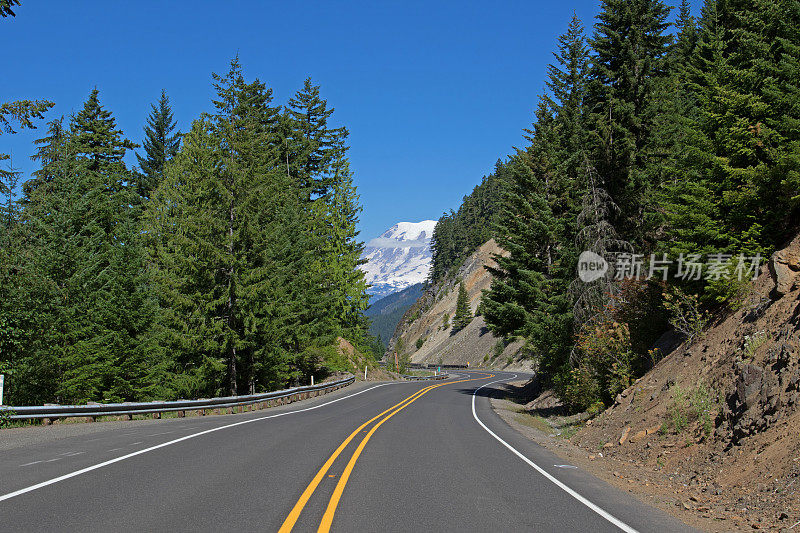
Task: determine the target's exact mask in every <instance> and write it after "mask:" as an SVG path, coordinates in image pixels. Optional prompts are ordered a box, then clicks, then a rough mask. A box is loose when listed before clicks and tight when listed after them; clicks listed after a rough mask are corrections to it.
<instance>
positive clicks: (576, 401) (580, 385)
mask: <svg viewBox="0 0 800 533" xmlns="http://www.w3.org/2000/svg"><path fill="white" fill-rule="evenodd" d="M554 386H555V389H556V392H557V393H558V396H559V398H561V400H562V401H563V402H564V405H566V406H567V408H568V409H570V410H572V411H575V412H582V411H585V410H587V409H588V408H589V407H590V406H592V405H594V404H595V403H597V402H598V401H600V400H599V398H600V393H601V390H600V385H599V383H598V382H597V379H596V377H595V375H594V372H593V371H592V370H591V369H590V368H588V367H587V366H585V365H583V366H579V367H577V368H571V367H565V368H563V369H562V371H561V372H559V373H558V374H556V376H555V379H554Z"/></svg>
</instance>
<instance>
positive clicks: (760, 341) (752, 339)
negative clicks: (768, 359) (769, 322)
mask: <svg viewBox="0 0 800 533" xmlns="http://www.w3.org/2000/svg"><path fill="white" fill-rule="evenodd" d="M771 338H772V335H770V334H769V333H768V332H766V331H757V332H756V333H753V334H752V335H745V336H744V346H743V347H742V352H743V354H744V357H745V358H746V359H753V358H754V357H755V356H756V352H757V351H758V349H759V348H761V347H762V346H764V345H765V344H766V343H767V342H768V341H769V340H770V339H771Z"/></svg>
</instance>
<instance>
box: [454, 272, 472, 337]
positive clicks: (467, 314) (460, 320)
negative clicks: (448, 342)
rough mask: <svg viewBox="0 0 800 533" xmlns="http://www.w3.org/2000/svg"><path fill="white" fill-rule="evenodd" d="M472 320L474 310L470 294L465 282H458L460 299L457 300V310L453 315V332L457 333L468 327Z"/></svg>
mask: <svg viewBox="0 0 800 533" xmlns="http://www.w3.org/2000/svg"><path fill="white" fill-rule="evenodd" d="M470 322H472V310H470V307H469V295H468V294H467V289H466V288H465V287H464V283H463V282H462V283H459V284H458V299H457V300H456V312H455V314H454V315H453V333H457V332H459V331H461V330H462V329H464V328H465V327H467V326H468V325H469V323H470Z"/></svg>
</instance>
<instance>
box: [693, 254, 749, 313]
mask: <svg viewBox="0 0 800 533" xmlns="http://www.w3.org/2000/svg"><path fill="white" fill-rule="evenodd" d="M736 265H737V259H736V258H735V257H734V258H733V259H731V261H730V262H729V263H728V270H727V274H726V276H721V277H720V278H719V279H717V280H709V281H708V283H707V284H706V287H705V295H704V298H705V299H706V300H707V301H708V302H709V303H718V304H725V305H727V306H728V307H729V308H730V309H732V310H733V311H738V310H739V309H741V308H742V306H744V303H745V302H746V301H747V298H748V297H749V296H750V293H751V292H752V284H751V280H749V279H747V277H746V276H745V277H744V279H741V280H740V279H739V277H740V276H739V275H738V274H737V273H736ZM726 277H727V279H726Z"/></svg>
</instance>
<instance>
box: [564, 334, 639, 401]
mask: <svg viewBox="0 0 800 533" xmlns="http://www.w3.org/2000/svg"><path fill="white" fill-rule="evenodd" d="M576 348H577V350H579V351H580V354H581V362H582V363H581V364H582V365H583V366H584V367H585V368H586V369H587V370H590V371H591V373H592V375H593V377H594V379H595V380H596V382H597V385H598V387H599V394H600V396H599V397H597V398H591V399H587V400H586V402H587V403H590V404H591V403H593V402H594V401H596V400H598V399H599V400H602V401H603V402H604V403H606V404H610V403H611V402H612V401H613V400H614V398H615V397H616V396H617V394H619V393H620V392H622V391H623V390H624V389H626V388H628V386H629V385H630V384H631V381H632V378H633V375H634V374H633V364H634V361H635V356H634V353H633V350H632V348H631V336H630V329H629V327H628V326H627V324H620V323H618V322H612V321H605V322H601V323H600V324H598V325H597V326H596V327H595V328H593V329H587V330H584V331H583V332H582V333H581V334H580V335H579V336H578V340H577V343H576Z"/></svg>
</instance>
